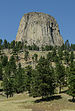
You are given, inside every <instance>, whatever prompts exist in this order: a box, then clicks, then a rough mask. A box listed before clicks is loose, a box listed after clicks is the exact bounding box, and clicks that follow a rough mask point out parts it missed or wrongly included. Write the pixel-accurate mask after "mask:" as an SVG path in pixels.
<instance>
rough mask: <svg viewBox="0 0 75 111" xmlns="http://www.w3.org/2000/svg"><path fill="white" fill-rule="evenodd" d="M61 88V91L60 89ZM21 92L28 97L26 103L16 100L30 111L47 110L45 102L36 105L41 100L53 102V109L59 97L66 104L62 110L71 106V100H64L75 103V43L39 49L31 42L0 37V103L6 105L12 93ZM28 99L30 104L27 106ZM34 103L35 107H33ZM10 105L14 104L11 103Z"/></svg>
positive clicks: (12, 95)
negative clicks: (9, 40) (30, 43)
mask: <svg viewBox="0 0 75 111" xmlns="http://www.w3.org/2000/svg"><path fill="white" fill-rule="evenodd" d="M64 87H65V90H63V88H64ZM25 92H27V94H26V93H25ZM62 92H63V93H62ZM64 92H65V93H66V94H64ZM21 93H22V94H23V93H25V96H26V97H28V100H27V101H26V106H25V104H24V102H25V100H24V99H25V98H24V99H23V100H22V99H21V100H22V101H19V102H21V103H22V107H24V108H26V107H27V108H28V109H29V107H30V109H31V110H32V111H35V110H34V109H36V107H37V109H38V110H36V111H39V109H40V111H41V108H44V110H46V109H48V108H47V107H48V106H47V105H45V107H46V108H45V107H44V104H46V102H44V103H41V104H39V103H40V102H41V101H49V105H52V104H55V108H56V110H55V109H54V111H57V110H59V109H62V105H61V103H62V102H61V100H62V101H65V102H67V104H66V103H65V102H64V103H62V104H63V105H64V104H66V105H65V106H63V107H64V109H66V108H69V106H68V105H69V104H70V105H72V106H73V104H74V103H73V104H71V103H70V102H69V101H68V99H69V98H70V99H71V100H70V101H72V102H75V44H71V46H70V44H69V42H68V40H67V41H66V42H65V44H63V46H61V47H52V46H44V47H41V48H39V47H37V46H36V45H35V44H33V45H32V46H27V45H26V43H25V44H24V43H21V42H15V41H12V42H11V43H9V42H7V41H6V40H4V42H2V40H0V95H2V96H1V99H2V98H3V104H7V106H8V104H9V102H8V101H10V103H12V102H13V101H12V100H14V99H15V95H16V94H17V95H16V97H17V96H18V95H19V94H21ZM61 93H62V94H61ZM27 95H29V96H30V97H29V96H27ZM69 95H70V96H72V98H71V97H70V96H69ZM65 96H66V97H65ZM5 97H7V98H9V99H8V100H7V99H5ZM19 100H20V98H19ZM31 100H32V103H31V104H30V105H27V104H28V101H31ZM52 100H53V102H52ZM6 101H7V102H6ZM35 101H36V102H37V103H36V104H35ZM15 102H16V101H14V103H15ZM17 102H18V101H17ZM29 103H30V102H29ZM58 103H60V107H61V108H60V107H59V105H58ZM1 104H2V102H1ZM34 104H35V106H36V107H33V105H34ZM37 104H38V106H37ZM42 104H43V106H42ZM11 105H12V106H13V104H11ZM1 106H3V105H1ZM57 106H58V107H59V108H58V107H57ZM67 106H68V107H67ZM14 107H15V108H16V107H17V106H15V105H14ZM39 107H40V108H39ZM17 108H18V107H17ZM17 108H16V109H17ZM51 108H53V105H52V107H51ZM49 109H50V106H49ZM49 109H48V110H49ZM71 109H72V108H71ZM73 109H74V106H73ZM18 110H19V109H18ZM44 110H43V111H44ZM50 110H51V109H50ZM4 111H5V109H4ZM6 111H7V110H6Z"/></svg>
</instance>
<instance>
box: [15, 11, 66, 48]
mask: <svg viewBox="0 0 75 111" xmlns="http://www.w3.org/2000/svg"><path fill="white" fill-rule="evenodd" d="M16 41H23V42H25V41H27V44H28V45H33V43H34V44H36V45H37V46H39V47H41V46H44V45H52V46H61V45H62V44H63V43H64V41H63V39H62V37H61V35H60V31H59V27H58V24H57V22H56V20H55V19H54V18H53V17H52V16H50V15H48V14H44V13H39V12H31V13H27V14H24V16H23V17H22V19H21V21H20V25H19V29H18V33H17V36H16Z"/></svg>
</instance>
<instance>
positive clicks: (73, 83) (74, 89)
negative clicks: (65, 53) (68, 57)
mask: <svg viewBox="0 0 75 111" xmlns="http://www.w3.org/2000/svg"><path fill="white" fill-rule="evenodd" d="M68 88H69V90H68V93H69V95H71V96H72V97H73V100H74V99H75V62H72V63H71V65H70V74H69V79H68Z"/></svg>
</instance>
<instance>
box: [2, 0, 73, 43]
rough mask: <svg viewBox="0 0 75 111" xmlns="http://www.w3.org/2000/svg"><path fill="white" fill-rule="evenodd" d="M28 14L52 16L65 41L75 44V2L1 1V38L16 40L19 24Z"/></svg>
mask: <svg viewBox="0 0 75 111" xmlns="http://www.w3.org/2000/svg"><path fill="white" fill-rule="evenodd" d="M28 12H44V13H47V14H50V15H52V16H53V17H54V18H55V19H56V20H57V23H58V24H59V28H60V33H61V35H62V37H63V39H64V41H65V40H67V39H68V40H69V41H70V43H75V0H0V38H2V39H7V40H8V41H12V40H15V39H16V34H17V31H18V27H19V22H20V20H21V18H22V16H23V15H24V13H28Z"/></svg>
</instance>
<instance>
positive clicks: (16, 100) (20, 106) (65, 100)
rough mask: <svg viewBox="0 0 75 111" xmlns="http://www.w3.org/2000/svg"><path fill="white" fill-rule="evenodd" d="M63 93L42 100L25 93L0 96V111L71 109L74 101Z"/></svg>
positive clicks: (56, 110) (73, 108)
mask: <svg viewBox="0 0 75 111" xmlns="http://www.w3.org/2000/svg"><path fill="white" fill-rule="evenodd" d="M0 96H1V95H0ZM69 99H72V97H70V96H69V95H67V94H65V93H61V94H57V95H54V96H53V97H50V98H46V99H44V100H42V99H41V98H33V97H29V95H28V94H27V93H23V94H15V95H14V97H12V98H8V99H7V98H6V97H0V111H69V110H70V111H71V110H75V102H71V101H69Z"/></svg>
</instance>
